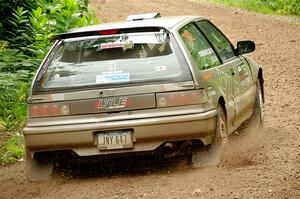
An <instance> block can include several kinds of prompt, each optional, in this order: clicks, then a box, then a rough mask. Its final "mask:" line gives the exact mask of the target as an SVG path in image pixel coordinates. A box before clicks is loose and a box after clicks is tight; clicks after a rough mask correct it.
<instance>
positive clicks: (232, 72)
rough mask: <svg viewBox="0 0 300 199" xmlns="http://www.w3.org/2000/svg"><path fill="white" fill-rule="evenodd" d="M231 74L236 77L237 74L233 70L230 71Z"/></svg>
mask: <svg viewBox="0 0 300 199" xmlns="http://www.w3.org/2000/svg"><path fill="white" fill-rule="evenodd" d="M230 73H231V75H232V76H234V75H235V72H234V70H233V69H232V68H231V69H230Z"/></svg>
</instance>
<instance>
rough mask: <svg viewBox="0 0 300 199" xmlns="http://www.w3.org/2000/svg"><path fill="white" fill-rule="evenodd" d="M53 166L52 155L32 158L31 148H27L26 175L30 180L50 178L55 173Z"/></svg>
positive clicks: (37, 180) (36, 180)
mask: <svg viewBox="0 0 300 199" xmlns="http://www.w3.org/2000/svg"><path fill="white" fill-rule="evenodd" d="M43 155H45V154H43ZM53 166H54V163H53V159H52V158H51V157H46V156H41V157H34V158H33V159H32V158H31V152H30V150H29V149H27V148H26V175H27V179H28V180H29V181H30V182H41V181H47V180H49V179H50V177H51V175H52V173H53Z"/></svg>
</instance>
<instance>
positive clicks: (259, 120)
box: [249, 81, 265, 129]
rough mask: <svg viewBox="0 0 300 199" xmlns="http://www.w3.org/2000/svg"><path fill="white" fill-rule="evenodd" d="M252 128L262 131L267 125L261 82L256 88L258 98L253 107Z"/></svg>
mask: <svg viewBox="0 0 300 199" xmlns="http://www.w3.org/2000/svg"><path fill="white" fill-rule="evenodd" d="M249 123H250V128H253V129H261V128H263V127H264V124H265V117H264V110H263V95H262V90H261V86H260V83H259V81H258V82H257V87H256V97H255V103H254V106H253V115H252V117H251V119H250V122H249Z"/></svg>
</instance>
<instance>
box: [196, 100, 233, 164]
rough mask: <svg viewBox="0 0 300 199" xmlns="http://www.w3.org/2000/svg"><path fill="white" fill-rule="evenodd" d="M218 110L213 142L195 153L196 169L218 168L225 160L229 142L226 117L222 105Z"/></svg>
mask: <svg viewBox="0 0 300 199" xmlns="http://www.w3.org/2000/svg"><path fill="white" fill-rule="evenodd" d="M217 110H218V115H217V123H216V132H215V136H214V139H213V142H212V143H211V145H210V146H209V147H208V148H204V150H201V151H198V152H194V153H193V155H192V164H193V166H194V167H208V166H218V165H219V164H220V163H221V161H222V159H223V158H224V154H225V150H226V147H227V144H228V140H229V137H228V132H227V125H226V116H225V113H224V110H223V108H222V106H221V105H219V106H218V108H217Z"/></svg>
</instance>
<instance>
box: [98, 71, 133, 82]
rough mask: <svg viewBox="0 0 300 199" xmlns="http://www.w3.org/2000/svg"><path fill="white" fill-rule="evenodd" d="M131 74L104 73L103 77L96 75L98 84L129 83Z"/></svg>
mask: <svg viewBox="0 0 300 199" xmlns="http://www.w3.org/2000/svg"><path fill="white" fill-rule="evenodd" d="M128 81H129V73H102V75H96V83H97V84H107V83H117V82H128Z"/></svg>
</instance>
